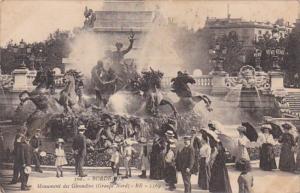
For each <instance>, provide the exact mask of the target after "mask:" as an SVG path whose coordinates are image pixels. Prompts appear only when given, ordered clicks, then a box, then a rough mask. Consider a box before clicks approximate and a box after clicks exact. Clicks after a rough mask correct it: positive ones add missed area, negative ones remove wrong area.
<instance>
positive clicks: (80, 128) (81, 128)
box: [78, 125, 86, 131]
mask: <svg viewBox="0 0 300 193" xmlns="http://www.w3.org/2000/svg"><path fill="white" fill-rule="evenodd" d="M78 130H79V131H84V130H86V127H85V125H79V127H78Z"/></svg>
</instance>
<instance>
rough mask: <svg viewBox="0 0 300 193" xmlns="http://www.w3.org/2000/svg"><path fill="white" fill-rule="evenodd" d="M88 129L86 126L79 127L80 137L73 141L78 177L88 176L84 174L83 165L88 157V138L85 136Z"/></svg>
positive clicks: (77, 136)
mask: <svg viewBox="0 0 300 193" xmlns="http://www.w3.org/2000/svg"><path fill="white" fill-rule="evenodd" d="M85 130H86V128H85V126H84V125H80V126H79V127H78V132H79V133H78V135H76V136H75V138H74V140H73V145H72V148H73V151H74V156H75V170H76V175H77V174H79V177H86V176H87V175H86V174H84V173H83V165H84V161H85V157H86V137H85V135H84V132H85Z"/></svg>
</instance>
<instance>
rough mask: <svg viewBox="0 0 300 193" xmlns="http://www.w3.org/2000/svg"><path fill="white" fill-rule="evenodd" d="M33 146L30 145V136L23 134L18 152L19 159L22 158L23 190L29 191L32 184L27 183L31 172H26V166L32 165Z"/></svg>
mask: <svg viewBox="0 0 300 193" xmlns="http://www.w3.org/2000/svg"><path fill="white" fill-rule="evenodd" d="M31 153H32V150H31V146H30V145H29V138H27V137H25V136H22V138H21V147H20V151H19V153H18V154H17V158H18V160H20V166H21V170H20V175H21V190H22V191H28V190H30V186H28V185H27V182H28V178H29V174H26V173H25V167H26V166H30V165H31Z"/></svg>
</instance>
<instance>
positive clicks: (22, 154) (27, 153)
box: [16, 143, 32, 166]
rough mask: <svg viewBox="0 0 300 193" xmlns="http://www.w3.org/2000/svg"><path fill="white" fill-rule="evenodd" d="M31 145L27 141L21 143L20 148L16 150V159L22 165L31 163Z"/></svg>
mask: <svg viewBox="0 0 300 193" xmlns="http://www.w3.org/2000/svg"><path fill="white" fill-rule="evenodd" d="M31 152H32V150H31V146H30V145H29V144H27V143H21V144H20V148H19V150H18V151H17V152H16V159H17V160H18V161H19V164H20V165H24V164H25V165H27V166H29V165H31V157H32V154H31Z"/></svg>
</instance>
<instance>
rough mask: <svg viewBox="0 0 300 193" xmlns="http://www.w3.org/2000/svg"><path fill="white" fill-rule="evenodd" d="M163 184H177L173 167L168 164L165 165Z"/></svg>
mask: <svg viewBox="0 0 300 193" xmlns="http://www.w3.org/2000/svg"><path fill="white" fill-rule="evenodd" d="M165 182H166V183H168V184H177V172H176V168H175V165H173V164H168V163H167V164H166V168H165Z"/></svg>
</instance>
